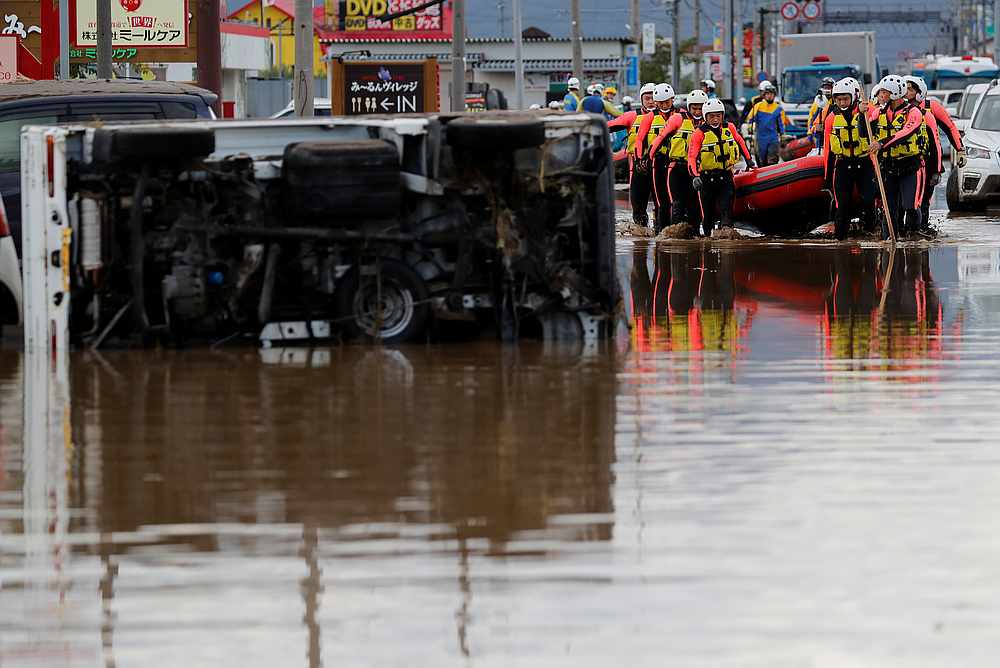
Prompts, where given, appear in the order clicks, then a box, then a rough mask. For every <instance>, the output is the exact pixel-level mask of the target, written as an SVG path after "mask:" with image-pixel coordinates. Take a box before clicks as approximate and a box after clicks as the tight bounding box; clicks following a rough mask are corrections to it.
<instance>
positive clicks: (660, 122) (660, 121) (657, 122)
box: [646, 111, 673, 155]
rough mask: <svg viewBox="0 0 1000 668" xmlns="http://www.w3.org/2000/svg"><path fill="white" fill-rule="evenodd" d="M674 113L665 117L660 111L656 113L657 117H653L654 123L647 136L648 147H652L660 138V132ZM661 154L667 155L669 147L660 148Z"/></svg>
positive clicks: (668, 113)
mask: <svg viewBox="0 0 1000 668" xmlns="http://www.w3.org/2000/svg"><path fill="white" fill-rule="evenodd" d="M672 113H673V112H667V115H666V116H664V115H663V113H662V112H659V111H658V112H656V115H655V116H653V123H652V125H650V126H649V132H648V133H647V134H646V146H647V147H649V146H652V145H653V142H655V141H656V138H657V137H659V136H660V130H662V129H663V126H664V125H666V124H667V119H668V118H670V114H672ZM659 152H660V153H662V154H664V155H666V153H667V147H666V146H660V151H659Z"/></svg>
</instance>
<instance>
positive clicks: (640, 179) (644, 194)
mask: <svg viewBox="0 0 1000 668" xmlns="http://www.w3.org/2000/svg"><path fill="white" fill-rule="evenodd" d="M631 164H632V173H631V175H630V177H629V184H628V198H629V202H630V203H631V204H632V222H634V223H635V224H636V225H641V226H642V227H646V226H648V225H649V214H648V213H646V209H647V208H648V207H649V196H650V195H651V194H652V192H653V167H652V164H651V163H650V160H649V158H641V159H639V160H636V159H635V158H632V160H631Z"/></svg>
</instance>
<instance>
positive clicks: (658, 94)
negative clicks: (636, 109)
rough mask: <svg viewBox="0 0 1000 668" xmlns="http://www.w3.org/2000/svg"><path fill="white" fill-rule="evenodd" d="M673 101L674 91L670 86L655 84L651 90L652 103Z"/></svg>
mask: <svg viewBox="0 0 1000 668" xmlns="http://www.w3.org/2000/svg"><path fill="white" fill-rule="evenodd" d="M672 99H674V89H673V87H672V86H671V85H670V84H665V83H661V84H656V88H654V89H653V102H666V101H667V100H672Z"/></svg>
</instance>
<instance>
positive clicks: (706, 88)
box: [701, 79, 718, 100]
mask: <svg viewBox="0 0 1000 668" xmlns="http://www.w3.org/2000/svg"><path fill="white" fill-rule="evenodd" d="M701 90H702V92H703V93H705V95H707V96H708V99H710V100H714V99H715V98H716V97H718V96H717V95H716V94H715V82H714V81H712V80H711V79H702V80H701Z"/></svg>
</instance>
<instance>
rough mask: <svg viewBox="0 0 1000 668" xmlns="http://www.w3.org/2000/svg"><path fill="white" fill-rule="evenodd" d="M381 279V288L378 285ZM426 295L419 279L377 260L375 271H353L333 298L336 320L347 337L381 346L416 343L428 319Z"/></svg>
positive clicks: (393, 264) (405, 268) (390, 262)
mask: <svg viewBox="0 0 1000 668" xmlns="http://www.w3.org/2000/svg"><path fill="white" fill-rule="evenodd" d="M379 277H381V285H380V281H379ZM429 297H430V293H429V292H428V290H427V284H426V283H424V279H422V278H421V277H420V275H419V274H418V273H417V272H415V271H414V270H413V269H411V268H410V267H409V266H407V265H405V264H403V263H402V262H398V261H396V260H388V259H381V260H379V262H378V265H377V272H376V271H371V272H368V271H365V273H364V274H362V272H361V271H360V270H359V269H358V268H357V267H355V268H353V269H352V270H351V271H350V272H349V273H348V274H347V275H346V276H345V277H344V280H343V282H342V283H341V285H340V287H339V288H338V289H337V292H336V294H335V295H334V302H335V306H336V311H337V319H338V320H341V321H342V322H343V323H344V327H345V329H346V331H347V334H348V336H349V337H366V338H369V339H378V340H381V341H382V342H383V343H406V342H408V341H419V340H420V339H421V338H423V337H424V336H425V334H426V332H427V327H428V325H429V323H430V318H431V305H430V301H429Z"/></svg>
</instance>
